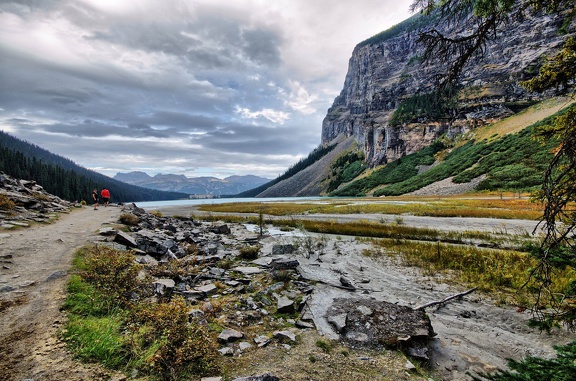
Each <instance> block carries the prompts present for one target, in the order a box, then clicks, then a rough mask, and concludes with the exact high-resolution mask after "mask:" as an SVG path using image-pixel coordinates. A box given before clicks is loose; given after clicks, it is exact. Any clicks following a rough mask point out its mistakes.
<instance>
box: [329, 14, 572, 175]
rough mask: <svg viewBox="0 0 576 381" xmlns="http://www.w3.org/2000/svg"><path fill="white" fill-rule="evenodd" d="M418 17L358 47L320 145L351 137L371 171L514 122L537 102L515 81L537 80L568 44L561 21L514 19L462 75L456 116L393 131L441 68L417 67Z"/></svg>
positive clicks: (419, 53) (419, 49)
mask: <svg viewBox="0 0 576 381" xmlns="http://www.w3.org/2000/svg"><path fill="white" fill-rule="evenodd" d="M418 17H420V16H415V17H414V18H412V19H409V20H406V21H405V22H404V23H405V24H406V25H407V26H404V27H403V28H400V27H396V29H398V30H403V31H401V32H399V33H395V32H394V29H392V30H389V31H387V32H383V33H382V34H381V36H375V37H373V38H372V39H370V40H367V41H365V42H363V43H360V44H359V45H358V46H357V47H356V48H355V49H354V52H353V54H352V57H351V59H350V62H349V69H348V74H347V75H346V80H345V83H344V88H343V90H342V92H341V93H340V95H339V96H338V97H337V98H336V99H335V101H334V104H333V105H332V107H331V108H330V109H329V110H328V114H327V115H326V117H325V119H324V121H323V125H322V143H323V144H328V143H329V142H331V141H332V140H333V139H335V138H336V137H338V136H339V135H341V134H342V135H344V136H353V137H354V138H355V139H356V141H357V142H358V144H359V147H360V148H362V149H364V151H365V153H366V160H367V162H368V163H369V164H370V165H372V166H374V165H378V164H383V163H386V162H389V161H391V160H395V159H398V158H400V157H402V156H404V155H406V154H410V153H412V152H416V151H418V150H420V149H421V148H423V147H425V146H427V145H429V144H430V143H431V142H432V141H433V140H434V139H436V138H438V137H439V136H441V135H446V136H448V137H453V136H455V135H457V134H460V133H463V132H467V131H469V130H470V129H473V128H475V127H476V126H478V125H483V124H486V123H491V122H494V121H497V120H499V119H501V118H503V117H506V116H510V115H512V114H514V112H515V110H516V107H515V106H517V105H518V104H522V103H526V102H532V101H534V100H537V99H539V97H540V96H539V95H537V94H533V93H529V92H527V91H526V90H525V89H523V88H522V87H520V86H519V84H518V82H519V81H520V80H522V79H526V78H527V77H528V76H530V75H533V74H534V73H535V72H536V68H537V67H538V64H539V59H540V57H541V56H542V55H543V54H550V53H553V52H555V51H556V50H557V49H558V47H559V45H560V44H561V42H562V41H563V39H564V38H565V36H559V35H558V28H559V26H560V23H561V21H562V20H561V19H560V18H553V17H550V16H548V15H544V14H531V15H526V17H524V18H523V19H521V20H517V19H514V20H513V21H511V22H510V25H509V29H508V31H507V32H506V33H505V34H502V36H501V37H500V38H498V39H496V40H494V41H493V42H492V43H490V44H489V45H488V46H487V47H486V55H485V57H484V59H483V60H481V61H480V60H477V61H474V62H471V63H470V64H469V65H468V66H467V67H466V69H465V70H464V78H463V80H462V84H463V85H464V87H465V88H466V89H467V90H466V91H465V92H464V94H465V98H464V100H462V101H461V102H460V104H459V113H458V115H456V116H455V117H454V118H452V120H437V121H426V122H420V123H405V124H401V125H397V126H392V125H391V123H390V117H391V115H392V113H393V112H394V110H395V109H397V107H398V106H399V104H400V103H401V102H402V100H404V99H407V98H408V97H410V96H413V95H416V94H423V93H426V92H428V91H430V90H431V88H432V85H433V83H434V76H435V75H436V74H438V73H439V71H440V70H441V69H442V65H443V63H442V62H437V63H432V64H429V65H426V66H422V65H420V63H419V62H420V59H421V56H422V53H423V50H422V47H421V46H419V45H418V44H417V41H416V40H417V35H418V33H417V31H418V28H420V27H421V25H422V24H425V22H421V21H420V22H418V21H417V20H418Z"/></svg>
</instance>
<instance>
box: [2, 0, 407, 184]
mask: <svg viewBox="0 0 576 381" xmlns="http://www.w3.org/2000/svg"><path fill="white" fill-rule="evenodd" d="M411 1H412V0H399V1H398V0H395V1H391V0H355V1H354V2H350V1H343V2H342V1H341V2H334V1H332V0H330V1H329V0H314V1H310V0H273V1H272V0H234V1H230V0H164V1H161V2H160V1H156V0H59V1H34V2H22V1H20V0H13V1H12V2H11V0H3V1H0V106H1V108H0V127H2V129H3V130H4V131H9V132H10V133H12V134H13V135H15V136H16V137H19V138H22V139H25V140H27V141H29V142H31V143H34V144H38V145H40V146H41V147H44V148H46V149H48V150H51V151H53V152H54V153H57V154H60V155H62V156H65V157H67V158H70V159H71V160H73V161H75V162H77V163H79V164H81V165H84V166H86V167H89V168H101V170H102V171H103V172H104V173H105V174H107V175H114V172H112V171H113V170H114V171H122V172H128V171H131V170H137V169H139V168H146V169H147V170H149V169H151V168H157V169H158V170H157V171H156V172H163V173H169V172H174V173H185V174H186V175H188V176H194V175H195V172H194V171H200V169H199V168H201V169H202V174H204V175H205V174H207V173H209V171H210V170H213V171H214V173H223V172H226V173H228V174H233V173H230V171H237V174H256V175H265V176H269V177H273V176H276V175H278V174H279V172H282V171H280V170H279V168H285V169H287V168H288V167H289V166H290V165H292V164H294V162H295V161H296V160H297V159H298V158H300V157H302V156H305V155H307V154H308V152H309V150H310V149H311V148H313V147H316V146H317V145H318V144H319V143H320V132H321V121H322V119H323V117H324V113H325V110H327V109H328V108H329V107H330V105H331V103H332V102H333V100H334V97H335V96H336V95H337V94H338V93H339V92H340V90H341V88H342V84H343V83H344V76H345V74H346V70H347V65H348V59H349V58H350V55H351V53H352V49H353V48H354V46H355V45H356V44H357V43H359V42H360V41H362V40H364V39H366V38H369V37H371V36H372V35H374V34H376V33H378V32H380V31H382V30H384V29H386V28H387V27H389V26H391V25H393V24H396V23H398V22H400V21H401V20H402V19H403V18H405V17H406V16H407V15H408V13H407V12H408V7H409V5H410V3H411ZM28 4H33V6H32V5H28ZM271 127H274V128H271ZM98 143H102V144H98ZM263 145H266V149H263V148H262V146H263ZM103 158H105V159H103ZM118 158H120V160H117V159H118ZM104 161H106V162H104ZM190 171H192V172H190ZM198 173H199V172H198Z"/></svg>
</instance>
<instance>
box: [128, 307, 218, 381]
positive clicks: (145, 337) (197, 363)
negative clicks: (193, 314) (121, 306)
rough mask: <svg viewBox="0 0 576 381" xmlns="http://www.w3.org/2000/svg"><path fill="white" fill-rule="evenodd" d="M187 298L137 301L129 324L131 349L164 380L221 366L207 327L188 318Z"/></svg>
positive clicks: (207, 373)
mask: <svg viewBox="0 0 576 381" xmlns="http://www.w3.org/2000/svg"><path fill="white" fill-rule="evenodd" d="M188 312H189V308H188V307H187V306H186V302H185V301H184V300H183V299H181V298H177V299H174V300H172V301H171V302H169V303H160V304H155V303H147V304H140V305H139V306H138V308H137V309H136V310H135V311H134V313H133V314H132V315H131V317H130V324H129V325H128V327H129V330H130V334H131V342H130V345H131V346H130V351H131V352H132V353H133V354H134V355H135V356H136V358H139V359H140V360H139V361H140V362H141V363H146V364H148V366H149V367H150V369H151V371H152V374H154V375H156V376H158V377H159V378H160V379H163V380H179V379H189V377H190V376H198V375H209V374H217V373H218V372H219V369H220V363H219V354H218V351H217V344H216V340H215V339H214V338H213V337H212V336H210V334H209V332H208V329H207V328H205V327H204V326H202V325H200V324H198V323H197V322H192V323H190V322H189V316H188Z"/></svg>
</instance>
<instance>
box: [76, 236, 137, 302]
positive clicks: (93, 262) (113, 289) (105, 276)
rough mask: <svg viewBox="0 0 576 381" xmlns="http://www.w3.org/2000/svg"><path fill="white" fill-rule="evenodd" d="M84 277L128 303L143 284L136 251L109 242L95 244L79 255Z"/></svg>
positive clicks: (97, 287) (98, 287)
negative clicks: (118, 248)
mask: <svg viewBox="0 0 576 381" xmlns="http://www.w3.org/2000/svg"><path fill="white" fill-rule="evenodd" d="M78 266H79V268H80V270H81V271H80V273H79V274H80V277H81V278H82V279H83V280H84V281H86V282H87V283H89V284H90V285H92V286H94V287H95V288H96V289H98V290H99V291H100V292H103V293H104V294H106V295H108V296H110V297H112V298H114V299H117V300H118V301H119V302H120V303H121V304H125V303H126V302H128V300H129V299H130V297H131V294H132V293H133V292H138V291H139V288H140V287H141V285H140V282H138V281H137V279H138V273H139V271H140V267H141V266H140V265H138V264H137V263H136V262H135V261H134V254H132V253H131V252H128V251H119V250H115V249H112V248H109V247H105V246H95V247H92V248H89V249H87V250H85V251H84V252H83V254H82V255H80V257H79V263H78Z"/></svg>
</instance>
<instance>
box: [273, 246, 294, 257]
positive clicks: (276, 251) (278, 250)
mask: <svg viewBox="0 0 576 381" xmlns="http://www.w3.org/2000/svg"><path fill="white" fill-rule="evenodd" d="M294 251H295V250H294V245H292V244H284V245H274V246H272V255H283V254H292V253H293V252H294Z"/></svg>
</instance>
